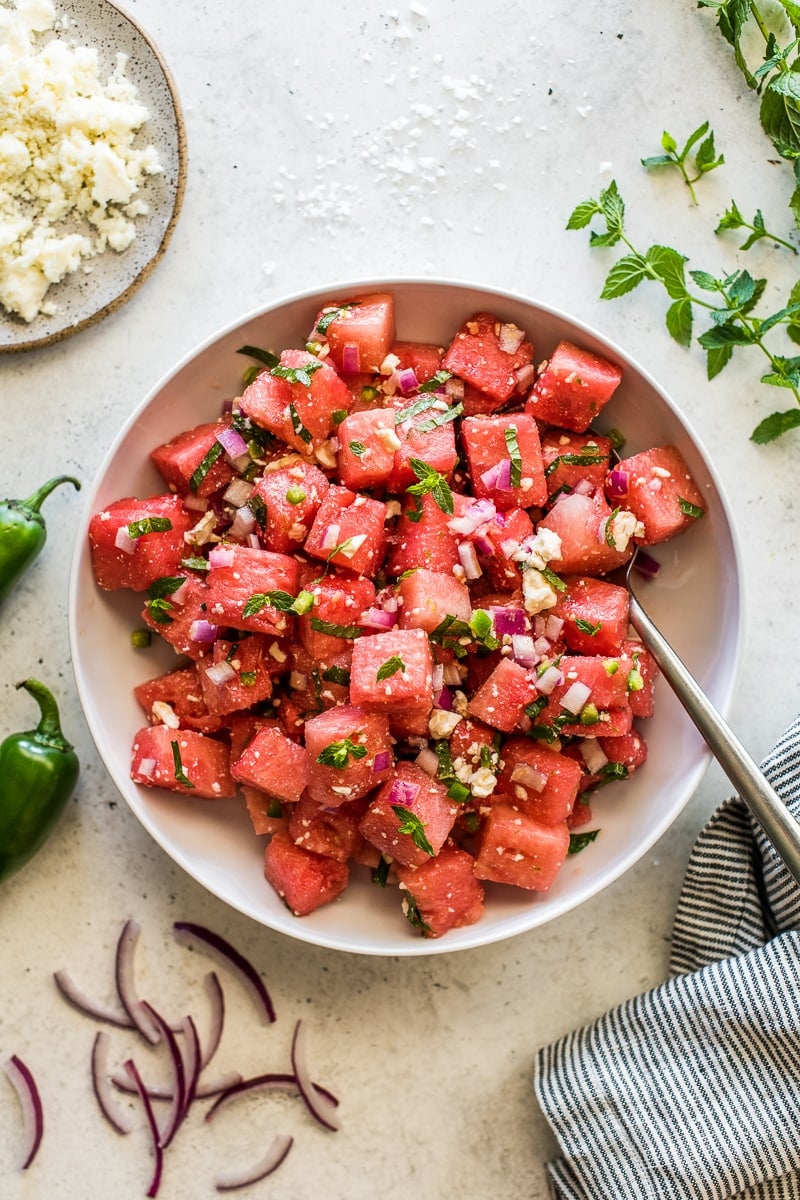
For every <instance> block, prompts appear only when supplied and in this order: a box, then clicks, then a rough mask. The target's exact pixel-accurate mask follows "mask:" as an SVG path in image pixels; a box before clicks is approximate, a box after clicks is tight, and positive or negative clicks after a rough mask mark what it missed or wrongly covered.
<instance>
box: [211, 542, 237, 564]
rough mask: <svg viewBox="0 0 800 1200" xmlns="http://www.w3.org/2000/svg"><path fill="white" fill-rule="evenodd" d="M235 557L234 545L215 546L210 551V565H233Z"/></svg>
mask: <svg viewBox="0 0 800 1200" xmlns="http://www.w3.org/2000/svg"><path fill="white" fill-rule="evenodd" d="M233 559H234V552H233V546H214V548H213V549H212V550H209V552H208V565H209V566H210V567H232V566H233Z"/></svg>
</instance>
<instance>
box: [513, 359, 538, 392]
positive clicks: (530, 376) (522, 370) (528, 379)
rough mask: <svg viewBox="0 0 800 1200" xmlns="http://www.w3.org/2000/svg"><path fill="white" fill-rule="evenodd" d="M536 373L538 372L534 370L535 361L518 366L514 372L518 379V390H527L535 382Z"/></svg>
mask: <svg viewBox="0 0 800 1200" xmlns="http://www.w3.org/2000/svg"><path fill="white" fill-rule="evenodd" d="M535 374H536V372H535V370H534V366H533V363H525V365H524V366H522V367H518V368H517V370H516V371H515V372H514V376H515V378H516V380H517V391H518V392H525V391H527V390H528V388H529V387H530V386H531V384H532V383H533V380H534V376H535Z"/></svg>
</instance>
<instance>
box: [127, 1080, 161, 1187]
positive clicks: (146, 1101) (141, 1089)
mask: <svg viewBox="0 0 800 1200" xmlns="http://www.w3.org/2000/svg"><path fill="white" fill-rule="evenodd" d="M125 1070H126V1071H127V1072H128V1074H129V1075H130V1077H131V1079H132V1080H133V1083H134V1085H135V1087H136V1091H137V1093H138V1095H139V1099H140V1100H141V1102H142V1104H143V1105H144V1111H145V1116H146V1117H147V1124H148V1126H149V1129H150V1140H151V1141H152V1143H153V1156H154V1158H155V1163H154V1166H153V1177H152V1179H151V1180H150V1186H149V1188H148V1189H147V1195H148V1196H157V1195H158V1186H159V1184H160V1183H161V1172H162V1169H163V1166H164V1151H163V1149H162V1146H161V1140H160V1138H159V1134H158V1123H157V1121H156V1115H155V1113H154V1112H153V1106H152V1104H151V1103H150V1096H149V1094H148V1091H147V1088H146V1087H145V1086H144V1083H143V1082H142V1077H141V1075H140V1074H139V1070H138V1068H137V1066H136V1063H135V1062H134V1061H133V1059H132V1058H129V1059H127V1060H126V1062H125Z"/></svg>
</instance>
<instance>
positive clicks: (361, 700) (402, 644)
mask: <svg viewBox="0 0 800 1200" xmlns="http://www.w3.org/2000/svg"><path fill="white" fill-rule="evenodd" d="M350 699H351V702H352V703H353V704H358V705H360V706H361V707H362V708H365V709H367V710H368V711H370V712H391V711H393V710H397V709H405V708H406V707H410V708H414V709H416V708H419V709H425V711H428V710H429V709H430V708H431V706H432V704H433V656H432V654H431V646H430V642H429V641H428V638H427V635H426V634H425V632H424V630H422V629H418V628H417V629H390V630H387V632H386V633H375V634H372V635H371V636H369V637H363V638H359V639H358V641H357V642H355V644H354V645H353V657H352V660H351V663H350Z"/></svg>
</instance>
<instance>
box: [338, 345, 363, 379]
mask: <svg viewBox="0 0 800 1200" xmlns="http://www.w3.org/2000/svg"><path fill="white" fill-rule="evenodd" d="M360 370H361V351H360V350H359V348H358V345H357V344H356V343H355V342H345V344H344V345H343V346H342V371H343V373H344V374H345V375H357V374H358V373H359V371H360Z"/></svg>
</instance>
